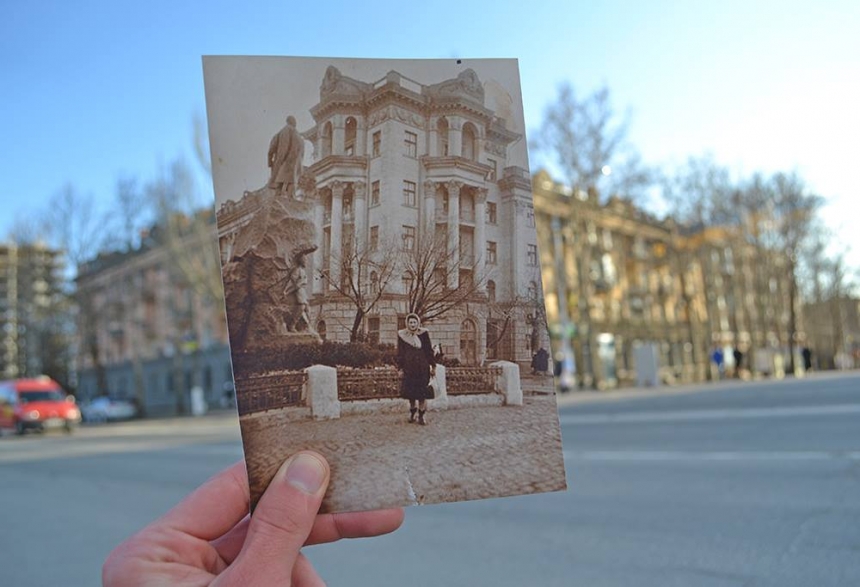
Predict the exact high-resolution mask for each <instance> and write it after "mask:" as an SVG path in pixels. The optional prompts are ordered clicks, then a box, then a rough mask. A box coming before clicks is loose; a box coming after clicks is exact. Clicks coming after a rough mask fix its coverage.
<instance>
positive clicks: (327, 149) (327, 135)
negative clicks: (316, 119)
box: [321, 122, 331, 157]
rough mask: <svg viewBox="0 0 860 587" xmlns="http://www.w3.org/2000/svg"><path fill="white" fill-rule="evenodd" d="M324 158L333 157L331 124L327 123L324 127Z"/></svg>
mask: <svg viewBox="0 0 860 587" xmlns="http://www.w3.org/2000/svg"><path fill="white" fill-rule="evenodd" d="M321 140H322V149H321V151H322V156H323V157H328V156H329V155H331V122H326V123H325V125H323V131H322V138H321Z"/></svg>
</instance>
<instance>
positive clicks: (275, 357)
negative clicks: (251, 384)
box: [233, 341, 397, 374]
mask: <svg viewBox="0 0 860 587" xmlns="http://www.w3.org/2000/svg"><path fill="white" fill-rule="evenodd" d="M396 357H397V349H396V348H395V347H394V346H393V345H374V344H369V343H364V342H345V343H344V342H328V341H327V342H324V343H322V344H307V343H304V344H280V345H279V344H273V345H272V346H270V347H264V348H256V349H254V350H253V351H248V352H243V353H237V354H235V355H233V368H234V369H235V371H236V372H238V373H248V374H250V373H265V372H267V371H285V370H290V371H298V370H301V369H305V368H307V367H310V366H311V365H328V366H329V367H352V368H372V367H382V366H384V365H395V364H396Z"/></svg>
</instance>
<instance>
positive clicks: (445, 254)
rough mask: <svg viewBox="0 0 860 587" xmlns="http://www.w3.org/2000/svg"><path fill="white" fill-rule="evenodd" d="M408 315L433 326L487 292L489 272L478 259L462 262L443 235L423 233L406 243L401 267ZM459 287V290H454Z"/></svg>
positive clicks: (402, 250) (456, 251)
mask: <svg viewBox="0 0 860 587" xmlns="http://www.w3.org/2000/svg"><path fill="white" fill-rule="evenodd" d="M399 265H400V267H401V269H402V270H403V279H404V283H405V285H406V295H407V300H408V308H409V310H408V311H409V312H413V313H415V314H418V315H419V316H421V319H422V321H425V322H432V321H433V320H435V319H436V318H440V317H441V316H443V315H445V314H446V313H447V312H449V311H451V310H452V309H454V308H456V307H458V306H460V305H462V304H465V303H467V302H468V301H470V300H472V299H474V298H475V296H476V295H478V294H479V292H481V291H482V290H483V289H484V285H485V284H486V281H487V278H488V271H487V270H486V268H485V269H483V270H481V264H480V262H479V257H478V256H477V255H475V256H474V257H473V258H471V259H466V258H462V259H461V258H460V254H459V250H458V249H456V248H455V247H454V246H452V245H451V243H450V240H449V239H448V235H447V234H445V233H444V232H439V233H435V232H432V231H430V230H424V231H422V233H421V235H420V236H419V238H418V239H417V240H416V241H415V242H409V241H407V240H405V239H404V241H403V244H402V246H401V251H400V263H399ZM453 283H457V286H456V287H452V286H451V285H452V284H453Z"/></svg>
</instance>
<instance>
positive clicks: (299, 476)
mask: <svg viewBox="0 0 860 587" xmlns="http://www.w3.org/2000/svg"><path fill="white" fill-rule="evenodd" d="M284 478H285V479H286V480H287V483H289V484H290V485H292V486H293V487H295V488H297V489H299V490H301V491H303V492H304V493H307V494H308V495H313V494H315V493H316V492H317V491H319V488H320V487H321V486H322V484H323V481H324V480H325V467H324V466H323V464H322V463H321V462H320V460H319V459H318V458H316V457H314V456H311V455H309V454H305V453H300V454H298V455H296V456H295V458H293V461H292V462H291V463H290V464H289V466H288V467H287V472H286V474H285V476H284Z"/></svg>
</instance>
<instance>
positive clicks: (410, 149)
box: [403, 130, 418, 157]
mask: <svg viewBox="0 0 860 587" xmlns="http://www.w3.org/2000/svg"><path fill="white" fill-rule="evenodd" d="M403 143H404V144H405V146H406V155H407V156H409V157H417V156H418V135H417V134H415V133H414V132H410V131H408V130H407V131H406V138H405V139H403Z"/></svg>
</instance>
